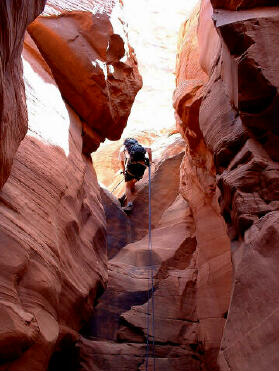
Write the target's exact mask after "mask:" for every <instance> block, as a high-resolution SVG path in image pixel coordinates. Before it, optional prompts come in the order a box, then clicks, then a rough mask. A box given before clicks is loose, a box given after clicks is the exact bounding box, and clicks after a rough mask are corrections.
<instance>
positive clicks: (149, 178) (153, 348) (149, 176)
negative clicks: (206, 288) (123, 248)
mask: <svg viewBox="0 0 279 371" xmlns="http://www.w3.org/2000/svg"><path fill="white" fill-rule="evenodd" d="M148 204H149V205H148V218H149V220H148V252H149V262H150V267H149V271H150V273H149V274H150V275H149V274H148V290H147V293H148V294H147V295H148V298H147V314H146V328H147V330H146V355H145V370H146V371H148V361H149V354H150V342H149V336H150V335H149V332H150V326H149V322H150V320H149V317H150V303H149V302H150V288H149V285H150V282H151V312H152V313H151V323H152V335H151V336H152V358H153V371H155V333H154V329H155V312H154V309H155V308H154V307H155V306H154V304H155V303H154V267H153V261H152V235H151V168H150V165H149V166H148Z"/></svg>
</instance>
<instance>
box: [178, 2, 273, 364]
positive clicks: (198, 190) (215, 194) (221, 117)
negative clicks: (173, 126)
mask: <svg viewBox="0 0 279 371" xmlns="http://www.w3.org/2000/svg"><path fill="white" fill-rule="evenodd" d="M211 3H212V4H213V6H214V8H216V9H213V8H212V5H211ZM273 4H274V3H273V2H268V1H259V2H249V4H248V2H244V1H243V2H240V1H232V2H227V3H226V4H225V3H224V2H222V3H221V2H217V1H212V2H210V1H207V0H203V1H202V3H201V8H200V15H199V21H198V28H197V30H196V31H195V32H194V33H196V37H197V39H198V50H199V57H198V58H196V59H195V60H196V66H197V67H196V71H198V74H197V73H196V76H199V78H198V79H197V80H198V81H199V82H200V81H201V80H202V78H201V77H202V76H203V77H204V76H205V75H204V73H206V75H207V76H208V77H205V79H204V80H203V84H200V83H196V84H193V88H192V89H190V88H189V89H188V91H187V90H186V91H185V93H183V90H182V89H181V85H182V83H183V78H184V80H185V85H186V86H187V85H188V86H189V85H190V84H189V83H190V82H191V83H193V81H192V79H193V77H192V71H193V66H192V64H193V61H192V60H191V61H190V62H189V64H188V68H187V61H188V60H187V58H189V57H188V56H189V55H191V53H192V55H195V54H196V51H195V48H194V46H193V38H191V40H192V41H191V43H184V44H183V43H182V44H183V48H182V50H184V54H183V53H182V52H181V50H180V49H178V50H179V63H178V67H177V76H178V78H177V90H176V92H175V95H174V106H175V109H176V113H177V125H178V129H179V130H180V132H182V133H183V134H184V137H185V139H186V141H187V145H186V154H187V155H186V156H185V159H184V165H182V171H181V192H182V194H183V196H184V197H185V199H186V200H187V201H188V203H189V205H190V207H191V208H192V211H193V216H194V219H195V222H196V228H197V229H196V230H197V250H198V251H199V238H198V236H199V234H200V233H201V234H200V235H201V236H202V235H203V236H204V237H205V239H204V242H205V241H207V245H206V248H204V249H201V250H200V251H201V254H200V255H199V254H198V261H199V259H201V262H203V263H205V266H207V267H208V264H209V266H210V267H213V269H211V268H210V269H209V270H207V269H206V270H203V269H201V270H200V279H201V286H202V287H205V286H206V285H208V284H209V282H212V284H210V286H211V287H212V288H213V291H211V295H210V298H209V302H208V301H207V300H208V299H206V301H207V303H209V305H207V306H205V305H204V306H203V309H202V318H203V319H205V317H204V316H205V315H206V313H207V312H208V309H209V308H210V306H211V305H212V308H214V302H215V303H219V301H220V299H221V298H222V297H223V298H225V296H224V294H225V292H227V294H226V295H230V294H229V292H230V290H231V280H230V279H229V277H230V275H231V267H230V262H229V261H230V252H229V250H228V237H229V239H230V241H231V242H230V245H231V253H232V262H233V273H234V275H233V284H232V291H231V300H230V305H229V309H228V313H223V323H222V322H221V319H220V321H219V327H218V328H219V336H218V338H215V339H214V342H212V341H211V340H210V339H211V337H212V334H213V333H216V328H215V329H214V328H213V326H212V327H211V326H210V325H209V323H208V326H207V324H206V321H205V322H204V324H205V326H204V327H203V321H201V330H202V331H203V329H202V328H204V329H206V333H205V337H204V338H203V342H204V345H205V351H206V353H205V356H206V355H207V351H210V348H211V349H212V348H215V351H214V352H213V353H212V354H211V356H210V357H209V359H208V360H207V361H206V363H205V364H206V365H207V367H208V369H210V370H212V369H213V368H214V367H217V366H216V363H218V367H219V368H220V369H221V370H222V371H225V370H226V371H227V370H233V371H236V370H237V371H240V370H241V371H243V370H247V371H248V370H251V369H254V370H259V371H260V370H263V369H272V368H274V367H275V364H276V362H278V359H277V355H276V354H275V353H274V352H273V351H272V347H274V346H276V343H277V339H276V337H275V330H274V329H273V324H274V322H275V321H276V319H275V318H276V315H277V313H278V309H277V308H278V302H277V299H278V298H277V299H276V296H275V292H276V290H277V289H278V288H277V286H276V285H277V283H276V280H275V266H276V264H278V254H277V246H278V233H277V230H278V162H277V161H278V151H276V145H275V143H276V142H278V129H277V127H278V126H277V124H276V123H277V122H278V78H277V77H276V76H277V74H276V71H277V70H278V69H279V65H278V62H279V59H278V56H277V55H276V53H275V50H276V45H277V44H278V38H276V37H275V35H276V33H278V20H279V17H278V16H279V13H278V12H279V8H278V7H272V6H271V5H273ZM260 5H261V6H262V7H261V8H255V7H256V6H260ZM220 8H225V9H224V10H223V9H220ZM246 8H249V10H248V9H247V10H246ZM250 8H251V9H250ZM236 9H239V10H238V11H237V12H235V11H231V10H236ZM240 9H243V10H240ZM193 17H195V15H193ZM212 19H213V20H212ZM186 28H187V23H186ZM189 35H191V31H190V30H188V31H186V34H185V36H184V40H187V37H189ZM183 65H186V68H185V71H184V73H183V74H181V66H183ZM188 79H190V81H189V83H188ZM181 90H182V94H180V92H181ZM189 90H190V92H189ZM215 179H216V180H215ZM216 184H217V188H216ZM218 201H219V202H218ZM218 204H219V205H218ZM219 209H221V214H222V215H223V217H224V220H225V222H226V224H227V226H226V228H225V226H224V221H223V220H222V218H221V216H220V210H219ZM209 210H211V217H209V216H208V212H209ZM212 213H215V214H216V215H215V216H214V218H213V219H212ZM213 220H214V221H215V222H214V223H213ZM217 221H218V222H217ZM215 223H216V224H215ZM206 230H208V232H206ZM199 231H200V232H199ZM203 233H204V234H203ZM210 233H211V235H212V236H213V235H214V236H215V237H214V240H211V238H210ZM211 241H214V243H213V244H211ZM201 242H202V241H201ZM217 251H219V252H218V253H217V255H218V259H213V260H211V255H212V254H213V255H214V254H215V253H216V252H217ZM221 251H223V253H221ZM225 251H226V252H225ZM271 257H272V258H271ZM213 258H214V256H213ZM214 260H215V263H217V265H215V264H214V263H213V264H214V265H211V264H210V261H212V262H214ZM214 266H215V267H216V268H214ZM217 267H218V268H217ZM215 269H217V271H218V274H217V276H215V277H216V279H214V278H213V280H211V279H210V278H208V277H210V275H213V277H214V271H215ZM205 272H207V273H206V274H205V276H204V277H207V278H206V282H205V281H204V280H203V277H202V275H203V274H204V273H205ZM221 275H223V277H222V279H221V280H220V281H219V282H220V283H219V284H218V279H219V277H221ZM217 277H218V278H217ZM225 277H227V278H226V279H225ZM277 281H278V280H277ZM202 282H203V283H202ZM214 287H215V288H214ZM221 287H222V288H221ZM217 288H218V289H217ZM215 290H216V291H215ZM218 290H221V291H218ZM214 291H215V293H216V295H215V296H214V294H213V292H214ZM217 292H218V294H217ZM212 299H213V300H212ZM227 299H229V296H227ZM202 301H203V299H201V303H202ZM210 303H211V304H210ZM223 304H225V305H228V300H227V301H223ZM217 307H218V308H217ZM219 308H221V306H220V305H219V304H218V305H217V306H216V308H214V309H213V311H215V310H216V312H215V313H218V310H219ZM224 308H225V306H223V309H224ZM210 317H213V316H210ZM214 318H215V319H216V317H214ZM217 318H218V316H217ZM223 329H224V330H223ZM207 339H208V340H207ZM218 348H219V349H220V351H219V352H218ZM209 353H210V352H209ZM218 353H219V355H218ZM209 355H210V354H209ZM214 363H215V366H214Z"/></svg>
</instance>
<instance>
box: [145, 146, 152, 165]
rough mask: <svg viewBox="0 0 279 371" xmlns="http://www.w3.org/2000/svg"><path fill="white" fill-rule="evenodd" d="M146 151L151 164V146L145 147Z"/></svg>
mask: <svg viewBox="0 0 279 371" xmlns="http://www.w3.org/2000/svg"><path fill="white" fill-rule="evenodd" d="M145 150H146V152H147V153H148V158H149V163H150V165H151V164H152V151H151V148H149V147H145Z"/></svg>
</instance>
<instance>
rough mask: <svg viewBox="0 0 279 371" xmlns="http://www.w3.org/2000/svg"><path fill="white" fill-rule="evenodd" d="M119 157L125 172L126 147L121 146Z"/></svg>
mask: <svg viewBox="0 0 279 371" xmlns="http://www.w3.org/2000/svg"><path fill="white" fill-rule="evenodd" d="M118 159H119V161H120V165H121V169H122V171H123V173H124V172H125V152H124V147H121V148H120V151H119V156H118Z"/></svg>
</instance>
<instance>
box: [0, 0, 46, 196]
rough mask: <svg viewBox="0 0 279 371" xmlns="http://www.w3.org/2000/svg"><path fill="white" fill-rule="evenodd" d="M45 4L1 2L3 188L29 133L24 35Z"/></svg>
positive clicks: (0, 149) (0, 157) (39, 1)
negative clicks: (24, 70)
mask: <svg viewBox="0 0 279 371" xmlns="http://www.w3.org/2000/svg"><path fill="white" fill-rule="evenodd" d="M44 5H45V0H29V1H24V0H20V1H16V0H3V1H1V3H0V33H1V38H0V102H1V103H0V189H1V188H2V186H3V184H4V183H5V181H6V180H7V178H8V176H9V174H10V171H11V167H12V164H13V158H14V155H15V152H16V150H17V148H18V146H19V144H20V142H21V140H22V139H23V138H24V136H25V134H26V132H27V112H26V103H25V92H24V84H23V80H22V62H21V52H22V46H23V37H24V32H25V30H26V27H27V25H28V24H29V23H30V22H32V21H33V20H34V19H35V18H36V17H37V16H38V15H39V14H40V13H41V12H42V10H43V8H44ZM18 15H20V16H18Z"/></svg>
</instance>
